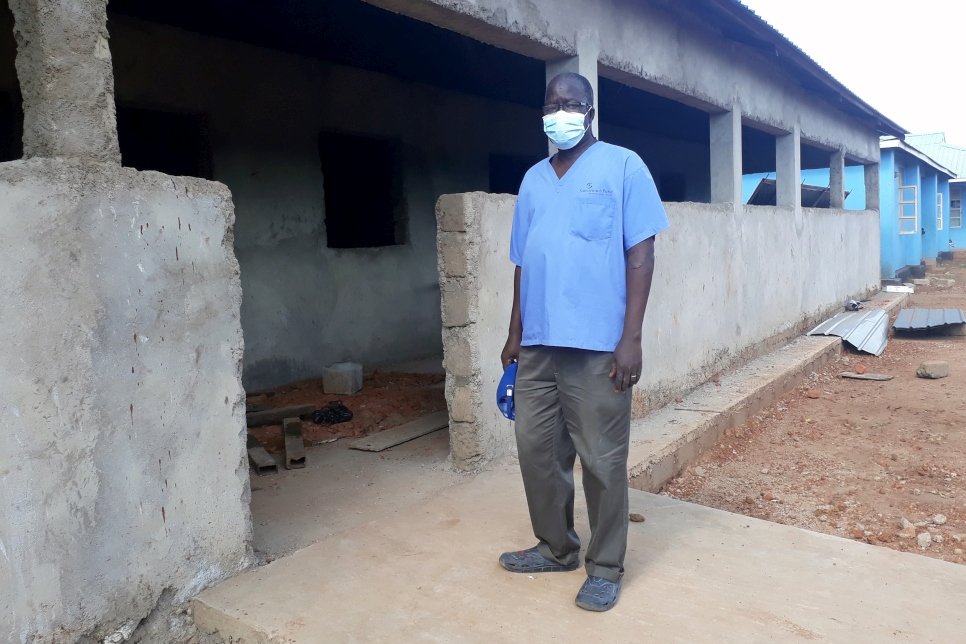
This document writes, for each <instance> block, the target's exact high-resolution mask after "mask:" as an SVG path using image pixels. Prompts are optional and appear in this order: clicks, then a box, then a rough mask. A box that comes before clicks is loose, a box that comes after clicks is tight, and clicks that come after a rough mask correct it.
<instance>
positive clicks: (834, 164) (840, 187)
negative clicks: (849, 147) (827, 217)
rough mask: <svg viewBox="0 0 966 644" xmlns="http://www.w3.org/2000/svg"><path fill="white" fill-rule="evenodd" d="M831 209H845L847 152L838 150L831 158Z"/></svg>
mask: <svg viewBox="0 0 966 644" xmlns="http://www.w3.org/2000/svg"><path fill="white" fill-rule="evenodd" d="M828 185H829V208H838V209H842V208H845V152H843V151H842V150H836V151H835V152H833V153H832V155H831V157H830V158H829V184H828Z"/></svg>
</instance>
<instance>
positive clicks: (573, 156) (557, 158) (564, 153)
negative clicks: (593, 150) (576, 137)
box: [553, 129, 597, 167]
mask: <svg viewBox="0 0 966 644" xmlns="http://www.w3.org/2000/svg"><path fill="white" fill-rule="evenodd" d="M596 142H597V139H596V138H595V137H594V135H593V134H592V133H591V131H590V130H589V129H588V130H587V134H585V135H584V138H582V139H580V143H578V144H577V145H575V146H574V147H572V148H570V149H569V150H557V154H555V155H554V159H553V160H554V162H555V163H556V164H558V165H560V166H563V167H570V165H571V164H573V162H574V161H576V160H577V157H579V156H580V155H581V154H583V153H584V152H585V151H586V150H587V148H589V147H590V146H592V145H593V144H594V143H596Z"/></svg>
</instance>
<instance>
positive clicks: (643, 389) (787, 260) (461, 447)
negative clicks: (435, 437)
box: [437, 193, 879, 468]
mask: <svg viewBox="0 0 966 644" xmlns="http://www.w3.org/2000/svg"><path fill="white" fill-rule="evenodd" d="M513 203H514V200H513V198H512V197H509V196H506V195H486V194H480V193H474V194H468V195H445V196H444V197H442V198H440V200H439V203H438V205H437V216H438V218H439V222H440V233H439V246H440V256H441V259H440V280H441V283H442V284H443V291H442V292H443V302H442V310H443V323H444V331H443V338H444V346H445V349H446V369H447V401H448V404H449V408H450V414H451V416H452V418H453V421H454V423H453V425H452V426H451V429H450V431H451V443H452V446H453V450H452V455H453V459H454V463H456V464H457V465H458V466H463V467H466V468H473V467H478V466H479V464H480V463H481V462H484V461H486V460H488V459H490V458H493V457H496V456H499V455H500V454H503V453H506V452H507V451H508V450H509V449H511V447H512V429H511V428H510V426H509V423H507V422H506V421H505V420H503V419H502V417H501V416H499V414H498V413H497V412H496V407H495V403H494V400H493V397H494V395H495V387H496V383H497V382H498V379H499V374H500V365H499V355H500V351H501V350H502V348H503V344H504V342H505V341H506V333H507V325H508V322H509V312H510V305H511V303H512V301H511V298H512V293H513V291H512V274H513V267H512V265H511V264H510V261H509V258H508V245H509V242H508V240H509V235H510V224H511V222H512V217H513ZM665 207H666V209H667V212H668V217H669V219H670V222H671V227H670V229H669V230H668V231H666V232H664V233H661V234H660V235H658V239H657V247H656V252H657V267H656V271H655V275H654V283H653V287H652V290H651V299H650V303H649V305H648V309H647V314H646V316H645V319H644V347H643V348H644V372H643V373H642V375H641V382H640V384H639V386H638V388H637V390H636V394H635V413H637V414H641V413H644V412H645V411H646V410H647V409H649V408H653V407H654V406H656V405H659V404H663V403H667V402H670V400H671V399H673V397H674V396H676V395H679V394H680V393H682V392H685V391H687V390H689V389H691V388H693V387H695V386H696V385H698V384H700V383H702V382H705V381H706V380H707V379H708V378H709V377H710V376H712V375H713V374H715V373H717V372H719V371H721V370H722V369H724V368H726V367H729V366H732V365H735V364H738V363H740V362H743V361H744V360H747V359H748V358H750V357H752V356H754V355H756V353H757V352H759V351H760V350H762V349H763V348H765V347H766V346H768V345H769V344H770V343H775V342H777V341H780V340H781V339H782V338H784V337H787V336H789V335H791V334H795V333H800V332H801V331H803V330H804V327H805V326H808V325H809V324H811V323H812V322H815V321H817V320H819V319H821V318H822V317H823V316H825V315H827V314H828V313H830V312H831V311H833V310H836V309H838V308H839V307H841V305H842V302H843V301H844V300H845V299H846V298H847V297H857V296H863V295H866V294H868V293H870V292H872V291H874V290H875V289H877V288H878V279H879V266H878V256H877V254H876V253H875V252H869V249H875V248H878V235H879V229H878V215H877V213H875V212H873V211H845V210H830V209H805V210H798V211H795V210H792V209H783V208H773V207H745V208H744V209H743V210H741V211H739V212H735V210H734V208H733V207H732V205H731V204H722V205H708V204H695V203H668V204H665Z"/></svg>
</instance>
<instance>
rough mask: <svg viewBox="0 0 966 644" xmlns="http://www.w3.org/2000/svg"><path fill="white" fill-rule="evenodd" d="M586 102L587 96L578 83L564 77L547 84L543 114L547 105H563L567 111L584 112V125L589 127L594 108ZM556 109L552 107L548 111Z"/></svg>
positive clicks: (592, 118) (547, 107)
mask: <svg viewBox="0 0 966 644" xmlns="http://www.w3.org/2000/svg"><path fill="white" fill-rule="evenodd" d="M587 103H588V101H587V97H586V96H585V95H584V92H583V90H582V89H581V87H580V85H578V84H577V83H575V82H573V81H570V80H566V79H564V80H559V81H556V82H554V83H551V84H550V85H548V86H547V94H546V96H545V97H544V106H545V109H544V114H546V113H547V110H548V109H549V106H563V108H564V109H565V110H566V111H568V112H577V111H579V112H581V113H585V114H586V116H585V118H584V127H586V128H589V127H590V124H591V123H592V122H593V120H594V108H593V107H588V105H587ZM556 111H557V110H556V109H554V110H553V111H551V112H550V113H551V114H552V113H553V112H556Z"/></svg>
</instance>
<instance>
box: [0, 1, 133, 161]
mask: <svg viewBox="0 0 966 644" xmlns="http://www.w3.org/2000/svg"><path fill="white" fill-rule="evenodd" d="M9 3H10V10H11V12H12V13H13V16H14V35H15V36H16V39H17V76H18V77H19V79H20V90H21V93H22V95H23V113H24V123H23V151H24V157H26V158H29V157H72V158H84V159H90V160H96V161H104V162H113V163H118V164H120V162H121V153H120V149H119V148H118V143H117V122H116V119H115V113H114V71H113V69H112V67H111V51H110V48H109V47H108V43H107V39H108V33H107V0H9Z"/></svg>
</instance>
